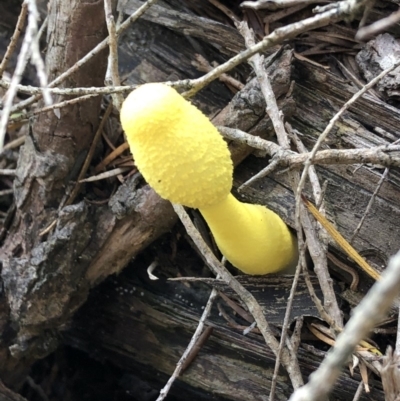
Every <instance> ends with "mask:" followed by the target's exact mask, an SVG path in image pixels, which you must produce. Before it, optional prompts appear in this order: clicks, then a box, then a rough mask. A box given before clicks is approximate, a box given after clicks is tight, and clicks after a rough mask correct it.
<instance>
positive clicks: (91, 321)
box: [65, 249, 384, 401]
mask: <svg viewBox="0 0 400 401" xmlns="http://www.w3.org/2000/svg"><path fill="white" fill-rule="evenodd" d="M180 253H181V254H182V253H184V251H182V249H180ZM149 256H150V255H149V254H147V255H144V257H143V258H139V259H137V260H136V261H135V262H134V267H133V268H132V269H126V270H125V271H124V272H123V273H122V274H121V275H120V276H118V277H116V278H110V279H108V280H107V281H106V282H105V283H104V284H102V285H100V286H99V287H98V288H97V289H96V290H95V291H93V293H92V294H91V296H90V298H89V300H88V302H87V303H86V304H85V306H84V307H83V308H82V309H81V310H80V311H79V312H78V314H77V315H76V317H75V318H74V321H73V323H72V326H71V329H70V330H69V331H68V332H67V333H65V338H66V339H67V343H68V344H70V345H73V346H74V347H78V348H80V349H82V350H84V351H86V352H88V353H90V354H92V355H97V356H101V359H104V358H106V359H107V360H108V361H111V362H112V363H113V364H116V365H117V366H119V367H121V368H123V369H124V370H127V371H128V372H132V373H135V372H138V371H141V372H142V377H144V378H146V379H151V380H152V382H153V383H154V381H156V380H157V378H160V381H159V382H158V385H157V386H156V388H157V387H158V388H160V389H161V387H162V386H163V385H164V383H165V382H163V381H162V380H165V379H166V377H167V376H168V375H170V374H171V373H172V371H173V370H174V368H175V364H176V363H177V361H178V360H179V358H180V356H181V355H182V353H183V351H184V349H185V347H186V346H187V344H188V343H189V340H190V337H191V335H192V334H193V332H194V330H195V327H196V325H197V321H198V319H199V317H200V314H201V312H202V309H201V307H202V306H204V305H205V302H206V300H207V296H208V294H209V291H210V290H209V289H208V288H207V287H205V286H204V284H201V283H189V284H186V285H185V284H184V283H181V282H166V281H165V278H164V275H169V274H170V273H173V270H171V268H168V265H164V264H162V265H161V267H160V268H159V269H157V270H156V272H155V273H156V274H157V275H159V276H161V279H160V280H159V281H155V282H154V281H150V280H149V279H148V277H147V274H146V270H145V269H146V267H147V263H148V262H146V261H147V260H148V258H149ZM182 262H183V264H182V267H181V269H187V267H185V263H184V260H183V259H181V260H180V262H179V261H178V260H177V261H176V264H178V267H179V265H180V264H181V263H182ZM175 269H176V267H175ZM276 280H277V281H279V278H276ZM282 283H284V281H282V282H281V284H282ZM286 291H289V288H286ZM262 295H263V293H262V291H260V292H258V298H259V299H260V297H262ZM217 302H221V300H218V301H217ZM221 303H222V306H223V307H224V309H225V311H226V312H227V313H228V314H229V315H231V319H232V320H236V321H237V322H238V323H239V324H242V325H247V323H246V322H243V321H242V320H241V319H240V318H239V317H237V316H235V315H234V314H233V313H232V312H231V311H230V309H229V307H227V306H226V305H225V304H224V303H223V302H221ZM268 310H269V312H267V320H269V319H270V318H271V319H272V320H273V312H274V304H270V307H269V308H268ZM304 312H305V314H307V311H304ZM207 325H208V326H210V327H213V333H212V335H211V337H210V338H209V339H208V341H207V343H206V344H205V346H204V347H203V348H202V349H201V351H200V353H199V355H198V356H197V357H196V359H195V360H194V362H193V363H192V365H191V366H190V367H189V369H188V370H187V371H185V373H184V374H183V376H182V377H180V380H179V382H180V384H181V385H180V386H179V397H180V399H185V397H186V399H190V398H192V397H193V395H194V391H196V389H202V390H205V391H209V392H210V393H214V394H215V395H217V396H218V397H222V399H226V400H244V399H245V400H248V401H251V400H260V399H264V398H265V397H267V396H268V393H269V389H270V383H271V377H272V372H273V368H274V364H275V357H274V355H273V353H272V352H271V351H270V350H269V349H268V348H267V347H266V346H265V343H264V342H263V340H262V337H261V336H260V335H256V334H249V335H247V336H244V335H243V334H242V333H241V330H238V329H233V328H231V327H229V323H227V322H226V321H225V320H224V319H223V318H222V317H220V316H219V313H218V309H217V308H216V307H215V306H214V308H213V312H212V314H211V316H210V318H209V319H208V320H207ZM311 344H312V343H311ZM311 344H310V346H309V348H307V349H305V348H303V347H302V346H300V349H299V351H298V358H299V363H300V366H301V369H302V372H303V375H304V377H305V378H306V377H307V376H308V375H309V374H310V373H311V372H312V371H313V370H315V369H316V368H317V367H318V365H319V363H320V362H321V360H322V358H323V357H324V355H325V352H323V351H321V350H317V349H316V353H315V354H313V353H312V352H310V351H311V350H312V349H313V347H312V346H311ZM359 381H360V377H359V375H358V373H357V372H356V373H355V375H354V377H351V376H350V374H349V372H348V371H347V370H345V372H344V373H343V374H342V375H341V377H340V379H339V381H338V383H337V385H336V386H335V389H334V392H333V394H332V399H339V400H342V401H345V400H352V399H353V396H354V393H355V391H356V389H357V386H358V383H359ZM182 383H184V384H186V386H182ZM369 384H370V385H371V388H372V392H371V393H370V394H369V395H365V394H364V395H363V396H362V397H361V400H369V399H374V400H384V396H383V393H382V388H381V385H380V383H379V382H378V381H375V380H374V379H372V378H371V379H370V383H369ZM291 392H292V389H291V385H290V381H289V378H288V376H287V374H286V372H284V371H283V370H281V371H280V374H279V380H278V388H277V394H276V397H277V399H278V400H282V401H283V400H286V399H287V398H288V397H289V395H290V394H291Z"/></svg>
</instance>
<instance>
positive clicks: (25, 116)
mask: <svg viewBox="0 0 400 401" xmlns="http://www.w3.org/2000/svg"><path fill="white" fill-rule="evenodd" d="M95 96H99V95H97V94H92V95H85V96H80V97H77V98H75V99H71V100H65V101H64V102H60V103H54V104H52V105H51V106H48V107H42V108H41V109H38V110H34V111H31V112H29V113H25V114H21V115H19V116H17V117H14V118H10V119H9V120H8V124H13V123H17V122H19V121H23V120H28V119H29V118H31V117H33V116H36V115H38V114H41V113H46V112H48V111H51V110H54V109H62V108H63V107H67V106H71V105H72V104H76V103H80V102H82V101H84V100H88V99H91V98H92V97H95ZM6 147H7V145H6V146H4V149H5V148H6Z"/></svg>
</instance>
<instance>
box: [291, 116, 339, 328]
mask: <svg viewBox="0 0 400 401" xmlns="http://www.w3.org/2000/svg"><path fill="white" fill-rule="evenodd" d="M287 127H288V128H289V130H291V132H292V136H293V140H294V142H295V144H296V146H297V148H298V150H299V151H300V152H303V151H306V148H305V146H304V145H303V143H302V142H301V140H300V138H298V137H297V135H296V131H295V130H292V128H291V126H290V125H289V124H287ZM309 179H310V183H311V185H312V188H313V193H314V198H315V201H316V203H322V200H321V185H320V183H319V178H318V175H317V172H316V170H315V168H314V166H310V169H309ZM295 180H296V183H298V181H299V175H298V174H296V177H295ZM295 188H296V184H295V185H294V186H293V191H295ZM300 213H301V215H300V219H301V223H302V226H303V228H304V232H305V233H306V237H307V245H308V249H309V252H310V255H311V258H312V260H313V262H314V270H315V272H316V273H317V276H318V281H319V284H320V286H321V290H322V293H323V296H324V312H323V315H321V316H326V315H327V314H329V315H330V319H329V322H331V321H332V320H333V321H334V325H333V326H332V328H333V329H334V330H335V331H336V332H337V331H338V329H339V328H342V327H343V319H342V313H341V310H340V308H339V305H338V303H337V299H336V295H335V291H334V289H333V281H332V279H331V277H330V274H329V270H328V260H327V248H328V236H327V235H326V233H325V231H324V230H319V235H317V233H316V232H315V230H314V229H313V227H312V223H311V219H310V216H309V215H308V214H307V213H306V212H305V210H304V208H302V209H300ZM322 213H323V210H322ZM323 215H324V213H323ZM296 220H298V219H297V218H296ZM310 284H311V283H310ZM307 286H308V287H309V285H307ZM325 310H326V311H327V312H328V313H325Z"/></svg>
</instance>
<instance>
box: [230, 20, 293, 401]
mask: <svg viewBox="0 0 400 401" xmlns="http://www.w3.org/2000/svg"><path fill="white" fill-rule="evenodd" d="M236 26H237V28H238V29H239V32H240V33H241V34H242V36H243V38H244V40H245V43H246V47H247V48H250V47H252V46H254V44H255V38H254V33H253V32H252V31H251V30H250V29H249V27H248V25H247V23H246V22H241V23H236ZM263 62H264V57H262V56H261V55H259V54H255V55H254V56H252V57H250V59H249V64H250V65H251V66H252V67H253V70H254V72H255V73H256V76H257V80H258V82H259V84H260V88H261V92H262V94H263V96H264V99H265V103H266V106H267V107H266V112H267V114H268V116H269V118H270V120H271V122H272V125H273V127H274V130H275V133H276V136H277V138H278V142H279V145H280V146H281V148H282V149H284V150H286V149H289V147H290V142H289V138H288V135H287V133H286V130H285V126H284V124H283V119H282V116H281V112H280V110H279V107H278V104H277V102H276V98H275V94H274V92H273V90H272V86H271V82H270V80H269V77H268V74H267V73H266V71H265V68H264V65H263ZM300 272H301V269H300V267H299V266H297V268H296V273H295V276H294V279H293V283H292V288H291V290H290V295H289V298H288V301H287V307H286V313H285V318H284V323H283V327H282V333H281V339H280V343H279V349H278V353H277V355H276V360H275V368H274V374H273V377H272V380H271V391H270V396H269V399H270V401H273V399H274V394H275V389H276V383H277V380H278V371H279V367H280V364H281V355H282V352H283V349H284V348H285V344H286V338H287V330H288V328H289V320H290V313H291V310H292V305H293V299H294V295H295V293H296V289H297V283H298V280H299V277H300ZM286 348H287V349H288V352H289V355H290V357H291V358H292V359H293V360H296V361H297V356H296V353H293V352H291V349H290V348H288V347H286ZM297 363H298V362H297ZM300 375H301V373H300Z"/></svg>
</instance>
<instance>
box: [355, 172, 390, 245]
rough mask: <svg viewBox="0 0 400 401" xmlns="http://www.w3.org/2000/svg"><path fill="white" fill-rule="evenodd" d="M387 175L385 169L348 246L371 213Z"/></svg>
mask: <svg viewBox="0 0 400 401" xmlns="http://www.w3.org/2000/svg"><path fill="white" fill-rule="evenodd" d="M388 174H389V169H388V168H385V171H384V172H383V174H382V176H381V178H380V179H379V182H378V184H377V186H376V188H375V191H374V193H373V194H372V195H371V198H370V200H369V202H368V205H367V208H366V209H365V212H364V214H363V216H362V218H361V220H360V222H359V223H358V225H357V227H356V229H355V230H354V232H353V235H352V236H351V238H350V241H349V242H350V244H351V243H352V242H353V241H354V238H355V237H356V236H357V235H358V233H359V232H360V230H361V227H362V226H363V224H364V221H365V219H366V218H367V216H368V214H369V212H370V211H371V208H372V205H373V204H374V202H375V198H376V196H377V195H378V192H379V191H380V189H381V187H382V184H383V183H384V181H385V179H386V177H387V176H388Z"/></svg>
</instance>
